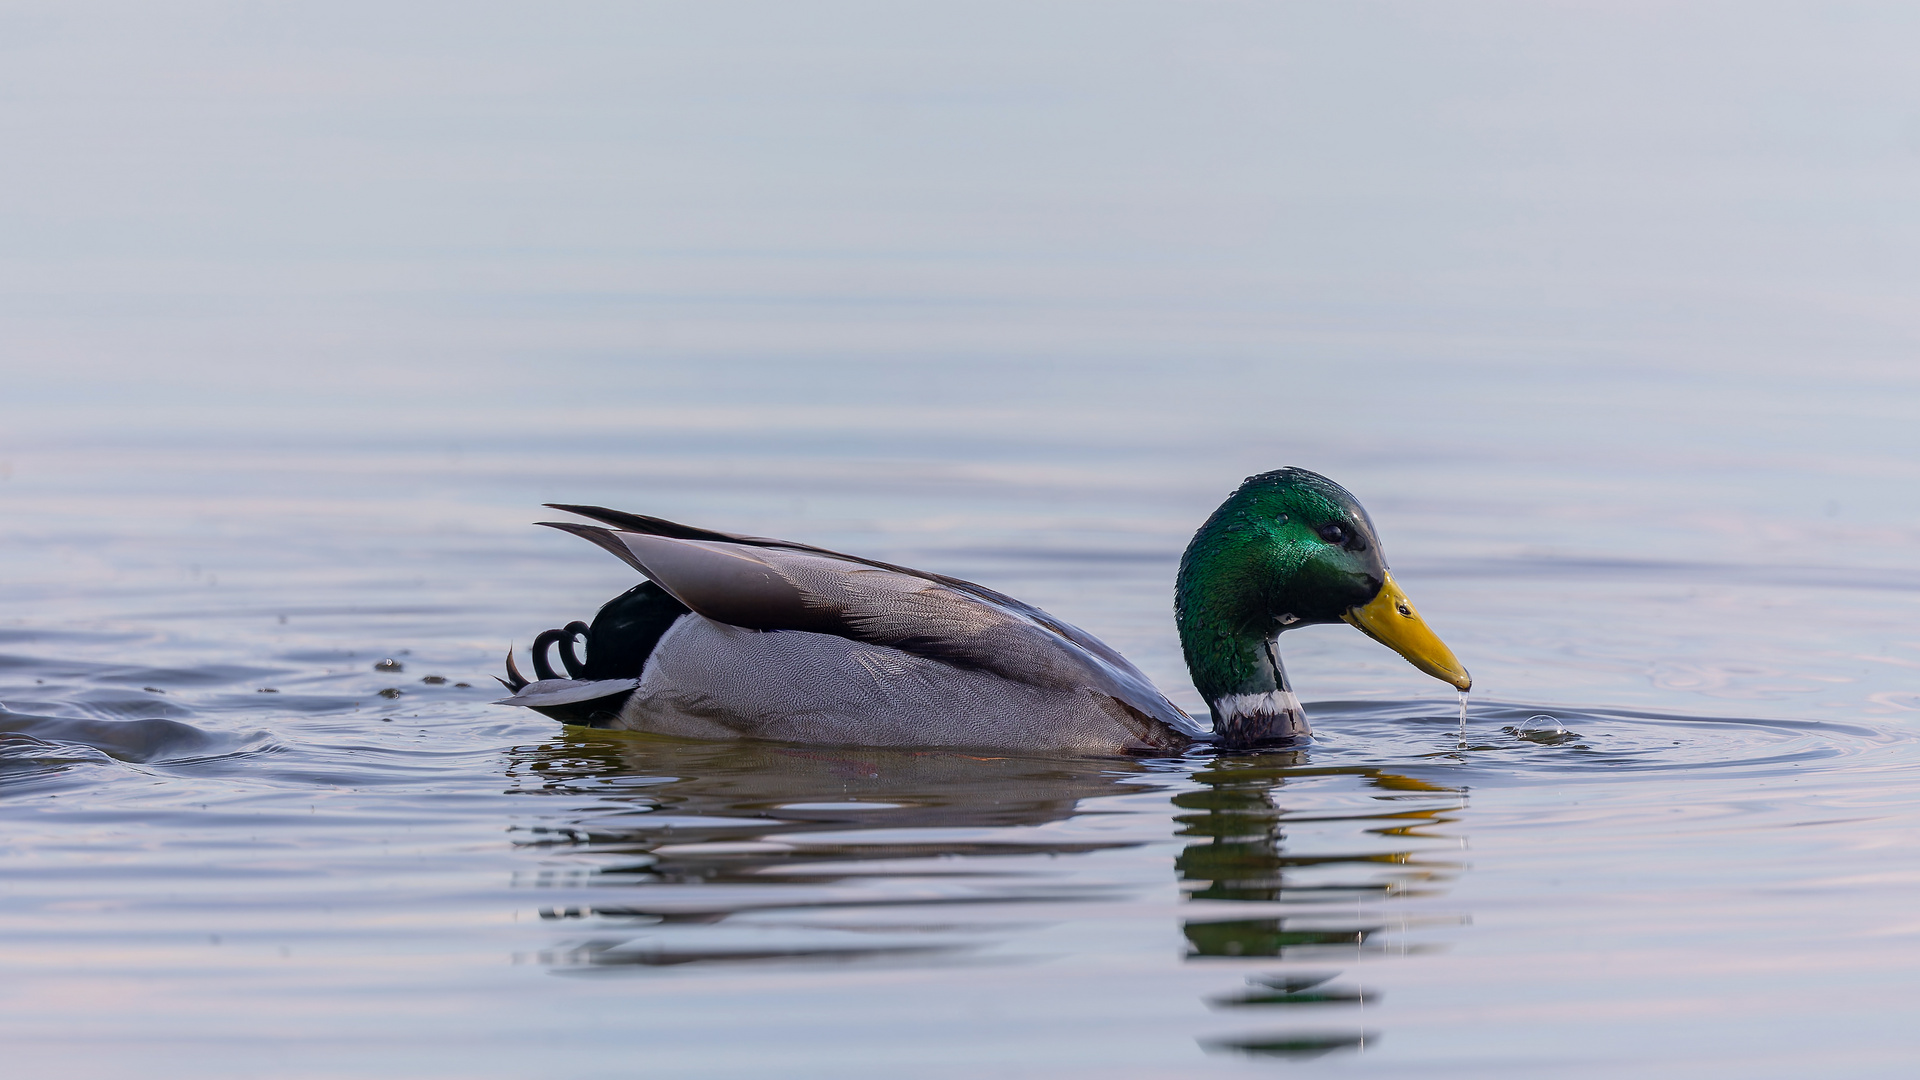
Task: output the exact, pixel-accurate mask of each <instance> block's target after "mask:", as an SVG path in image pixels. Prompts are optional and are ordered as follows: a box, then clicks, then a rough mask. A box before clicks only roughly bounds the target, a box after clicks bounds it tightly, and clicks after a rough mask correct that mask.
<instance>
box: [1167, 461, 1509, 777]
mask: <svg viewBox="0 0 1920 1080" xmlns="http://www.w3.org/2000/svg"><path fill="white" fill-rule="evenodd" d="M1174 613H1175V617H1176V619H1177V620H1178V622H1179V627H1180V645H1181V648H1182V649H1183V650H1184V651H1185V653H1186V658H1187V668H1188V670H1189V671H1191V672H1192V674H1193V681H1194V686H1195V687H1197V688H1198V689H1199V690H1200V692H1201V694H1202V695H1204V696H1205V697H1206V699H1207V704H1208V705H1209V707H1210V708H1211V709H1212V711H1213V721H1214V729H1215V731H1216V732H1218V733H1219V735H1220V738H1221V739H1222V741H1225V742H1229V743H1251V742H1259V741H1267V740H1276V739H1288V738H1295V737H1298V736H1301V735H1305V734H1306V733H1307V726H1306V718H1305V716H1304V715H1303V714H1302V713H1301V712H1300V705H1299V702H1298V701H1297V700H1295V699H1294V696H1293V693H1292V691H1291V690H1290V689H1289V688H1288V686H1287V682H1286V671H1285V669H1284V668H1283V667H1282V666H1281V663H1280V654H1279V651H1278V648H1277V645H1276V641H1277V639H1278V638H1279V635H1280V634H1281V633H1282V632H1284V631H1287V630H1291V629H1294V628H1295V627H1300V626H1310V625H1312V624H1314V623H1331V622H1346V623H1350V624H1352V625H1354V626H1356V627H1358V628H1359V629H1360V630H1361V631H1362V632H1364V633H1366V634H1367V635H1368V636H1369V637H1372V638H1374V639H1375V640H1377V641H1379V642H1381V643H1382V644H1384V645H1386V646H1387V647H1389V648H1391V649H1393V650H1394V651H1395V652H1398V653H1400V654H1401V655H1402V656H1405V657H1406V658H1407V659H1408V660H1409V661H1411V662H1412V663H1413V665H1414V666H1415V667H1418V668H1420V669H1421V670H1422V671H1425V672H1427V673H1428V674H1430V675H1433V676H1435V677H1436V678H1440V679H1444V680H1446V681H1447V682H1450V683H1452V684H1453V685H1455V686H1457V687H1459V688H1460V689H1462V690H1465V689H1467V688H1468V687H1469V686H1471V685H1472V679H1471V678H1470V677H1469V676H1468V675H1467V672H1466V669H1465V668H1463V667H1461V666H1460V662H1459V661H1458V660H1456V659H1454V656H1453V653H1452V652H1451V651H1450V650H1448V649H1447V647H1446V646H1445V645H1444V644H1442V643H1441V642H1440V639H1439V638H1438V637H1435V636H1434V634H1433V632H1432V631H1431V630H1429V629H1427V626H1426V623H1425V622H1423V621H1422V620H1421V619H1420V616H1419V613H1418V612H1416V611H1414V609H1413V605H1412V604H1411V603H1410V602H1408V601H1407V599H1406V595H1405V594H1404V593H1402V592H1401V591H1400V589H1399V587H1398V586H1397V585H1395V584H1394V583H1393V577H1392V575H1391V574H1389V573H1388V572H1387V563H1386V558H1385V555H1384V554H1383V553H1382V552H1381V550H1380V538H1379V535H1378V534H1377V533H1376V532H1375V531H1374V527H1373V521H1372V519H1371V518H1369V517H1368V516H1367V512H1366V510H1365V509H1364V508H1362V507H1361V505H1360V502H1359V500H1357V499H1355V498H1354V497H1353V494H1352V493H1351V492H1349V491H1347V489H1346V488H1343V487H1341V486H1340V485H1339V484H1336V483H1334V482H1333V481H1331V480H1329V479H1327V478H1326V477H1324V476H1321V475H1320V474H1319V473H1315V472H1309V471H1307V470H1306V469H1278V470H1275V471H1273V472H1269V473H1261V474H1260V475H1258V476H1250V477H1248V478H1247V480H1246V482H1245V483H1243V484H1241V485H1240V489H1239V490H1238V491H1235V492H1234V493H1233V495H1232V496H1231V497H1229V498H1228V499H1227V501H1226V502H1224V503H1222V504H1221V505H1220V508H1219V509H1218V510H1215V511H1214V512H1213V516H1212V517H1209V518H1208V519H1207V522H1206V524H1204V525H1202V526H1200V530H1199V531H1198V532H1196V533H1195V534H1194V536H1193V542H1192V543H1190V544H1188V545H1187V551H1186V555H1185V556H1184V557H1183V558H1182V559H1181V560H1180V578H1179V582H1178V584H1177V586H1176V588H1175V593H1174Z"/></svg>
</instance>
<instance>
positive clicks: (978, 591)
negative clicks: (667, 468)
mask: <svg viewBox="0 0 1920 1080" xmlns="http://www.w3.org/2000/svg"><path fill="white" fill-rule="evenodd" d="M555 509H564V510H570V511H573V512H575V513H579V514H581V515H583V516H588V517H594V518H597V519H599V520H602V521H605V522H607V523H608V524H611V525H615V526H618V528H615V529H605V528H599V527H595V526H591V525H576V524H570V523H559V522H542V524H545V525H551V526H552V527H554V528H557V529H562V530H565V531H567V532H570V533H573V534H575V535H577V536H581V537H584V538H586V539H588V540H591V541H593V542H594V543H596V544H598V545H599V546H601V547H603V548H606V549H607V550H608V551H609V552H612V553H613V554H614V555H616V556H619V557H620V558H621V559H622V560H623V561H625V562H626V563H627V564H628V565H630V566H632V567H634V568H635V569H637V570H639V571H640V572H641V573H643V574H645V575H646V576H647V577H648V578H651V579H652V580H653V581H654V583H656V584H658V585H659V586H660V587H661V588H663V589H665V590H666V591H667V592H669V593H671V594H672V595H673V597H674V598H675V599H677V600H679V601H680V602H681V603H683V604H685V605H687V607H689V608H691V609H693V610H694V611H696V612H698V613H700V614H701V615H704V616H706V617H707V618H709V619H713V620H715V621H718V622H724V623H729V624H731V625H734V626H739V627H743V628H746V629H751V630H806V631H811V632H814V633H820V634H834V635H837V636H840V637H844V638H850V639H852V640H855V641H864V642H868V643H871V644H875V645H884V646H888V647H891V648H896V649H900V650H901V651H903V652H908V653H912V654H914V655H917V656H923V657H927V658H928V659H934V660H940V661H943V662H945V663H948V664H952V665H954V666H956V667H964V668H972V669H976V670H982V671H988V672H992V673H994V674H995V675H998V676H1000V677H1002V678H1006V679H1012V680H1015V681H1017V682H1023V683H1027V684H1029V685H1033V686H1041V687H1054V688H1060V689H1070V688H1078V689H1088V690H1094V691H1097V692H1100V693H1104V694H1106V695H1108V696H1110V697H1112V698H1114V699H1115V700H1116V701H1117V702H1119V703H1120V704H1122V705H1124V706H1126V707H1127V708H1128V709H1129V710H1132V711H1134V712H1138V713H1140V714H1143V715H1144V716H1145V717H1150V718H1152V719H1154V720H1157V721H1159V722H1161V723H1164V724H1167V725H1169V726H1171V727H1173V728H1175V729H1176V730H1178V731H1181V732H1185V733H1187V734H1193V733H1195V732H1196V731H1197V730H1199V729H1198V725H1197V724H1195V722H1194V721H1193V720H1192V719H1191V718H1189V717H1188V716H1187V715H1186V714H1185V713H1183V712H1181V711H1180V710H1179V709H1178V708H1177V707H1176V706H1174V704H1173V703H1172V702H1170V701H1168V700H1167V699H1166V697H1165V696H1163V695H1162V694H1161V693H1160V692H1159V691H1158V690H1157V689H1155V688H1154V686H1153V684H1152V682H1151V681H1149V680H1148V679H1147V677H1146V676H1145V675H1144V674H1142V673H1141V672H1140V671H1139V669H1137V668H1135V667H1134V666H1133V665H1132V664H1131V663H1129V662H1128V661H1127V660H1126V659H1125V658H1124V657H1122V656H1121V655H1120V654H1119V653H1118V652H1116V651H1114V650H1113V649H1112V648H1110V647H1109V646H1107V645H1106V644H1105V643H1104V642H1101V641H1100V640H1099V639H1098V638H1095V637H1094V636H1093V635H1091V634H1088V633H1087V632H1086V631H1084V630H1081V629H1079V628H1078V627H1075V626H1072V625H1071V624H1068V623H1064V622H1061V621H1060V620H1058V619H1055V618H1054V617H1053V616H1051V615H1048V614H1047V613H1045V612H1043V611H1040V610H1039V609H1038V608H1035V607H1032V606H1031V605H1028V604H1024V603H1021V602H1020V601H1018V600H1014V599H1012V598H1011V597H1007V596H1004V595H1002V594H1000V593H997V592H994V591H993V590H991V589H987V588H984V587H982V586H979V585H975V584H973V583H972V582H968V581H962V580H960V579H958V578H949V577H944V576H941V575H936V574H927V573H924V572H921V571H916V570H910V569H907V568H905V567H900V566H893V565H890V564H887V563H879V562H874V561H871V560H867V559H860V558H856V557H853V556H848V555H842V554H840V553H838V552H833V551H828V550H826V549H824V548H815V547H810V546H807V545H803V544H789V543H786V542H784V541H779V540H769V539H765V538H761V537H735V536H730V535H728V534H725V533H716V532H711V531H708V530H702V529H694V528H691V527H688V526H683V525H676V524H674V523H672V522H667V521H662V520H660V519H658V518H646V517H642V516H640V515H635V514H623V513H620V512H618V511H612V510H604V509H602V508H599V507H576V506H556V507H555Z"/></svg>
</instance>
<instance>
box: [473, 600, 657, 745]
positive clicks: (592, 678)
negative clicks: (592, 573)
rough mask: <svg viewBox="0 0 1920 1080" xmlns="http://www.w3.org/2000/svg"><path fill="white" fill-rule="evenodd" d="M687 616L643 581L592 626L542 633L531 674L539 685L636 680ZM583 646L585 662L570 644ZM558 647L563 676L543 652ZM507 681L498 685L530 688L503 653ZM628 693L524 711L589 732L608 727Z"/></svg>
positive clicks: (572, 624)
mask: <svg viewBox="0 0 1920 1080" xmlns="http://www.w3.org/2000/svg"><path fill="white" fill-rule="evenodd" d="M687 613H688V609H687V607H686V605H684V604H682V603H680V601H678V600H675V599H674V598H673V597H672V596H670V595H668V593H667V591H666V590H665V589H662V588H661V587H660V586H658V585H655V584H654V583H653V582H651V581H643V582H641V583H640V584H639V585H636V586H634V587H633V588H631V589H628V590H627V591H626V592H624V593H621V594H620V595H619V596H616V597H614V598H613V599H612V600H609V601H607V602H606V603H605V604H603V605H601V607H600V611H599V612H598V613H597V614H595V615H594V617H593V624H592V625H591V626H589V625H588V624H586V623H583V622H579V621H574V622H570V623H568V624H567V625H566V626H565V627H562V628H560V629H557V630H544V631H542V632H541V633H540V635H539V636H538V637H536V638H534V639H533V648H532V650H531V653H532V656H533V671H534V675H535V677H536V678H538V679H541V680H546V679H560V678H568V679H574V680H579V681H582V682H597V681H602V680H613V679H638V678H639V677H640V674H641V672H642V671H643V670H644V669H645V668H646V663H647V658H648V657H650V656H652V655H653V650H654V647H655V646H657V645H658V644H659V643H660V638H661V637H662V636H663V635H664V634H665V633H666V632H667V629H668V628H669V627H671V626H672V625H673V624H674V622H675V621H677V620H678V619H679V618H680V617H681V616H682V615H685V614H687ZM576 640H578V641H581V642H582V643H583V644H585V646H586V657H585V659H582V658H581V657H580V655H579V654H578V653H577V652H575V649H574V642H575V641H576ZM555 645H558V646H559V653H560V663H561V666H563V667H565V668H566V671H567V674H566V675H565V676H561V675H560V674H558V673H557V672H555V671H554V670H553V664H552V662H551V661H550V660H549V659H548V650H549V649H550V648H552V647H553V646H555ZM507 676H508V677H507V678H506V679H502V680H500V681H501V682H503V683H505V684H506V685H507V687H508V688H509V689H511V690H513V691H515V692H518V691H519V690H521V689H522V688H524V687H526V686H528V685H529V683H528V681H527V679H526V677H525V676H524V675H521V674H520V671H519V669H518V667H516V666H515V664H514V661H513V652H512V650H508V652H507ZM632 694H633V692H632V691H631V690H626V691H621V692H620V693H617V694H613V695H610V696H608V697H603V698H594V699H592V700H589V701H579V702H572V703H569V704H565V705H533V706H529V708H532V709H534V710H536V711H538V712H541V713H544V714H545V715H547V716H550V717H552V718H554V719H555V720H559V721H561V722H563V723H569V724H584V725H587V726H589V727H606V726H609V725H610V724H611V723H612V722H613V721H614V720H615V719H616V718H617V717H618V716H619V715H620V710H621V708H622V707H624V706H625V705H626V703H627V699H628V698H629V697H631V696H632Z"/></svg>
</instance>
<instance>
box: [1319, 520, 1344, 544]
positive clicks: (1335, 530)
mask: <svg viewBox="0 0 1920 1080" xmlns="http://www.w3.org/2000/svg"><path fill="white" fill-rule="evenodd" d="M1347 535H1348V534H1347V530H1346V528H1345V527H1344V526H1342V525H1341V524H1340V523H1339V522H1336V521H1329V522H1327V523H1326V524H1325V525H1322V526H1320V539H1322V540H1325V541H1326V542H1327V543H1329V544H1332V545H1333V546H1334V547H1345V546H1346V544H1347Z"/></svg>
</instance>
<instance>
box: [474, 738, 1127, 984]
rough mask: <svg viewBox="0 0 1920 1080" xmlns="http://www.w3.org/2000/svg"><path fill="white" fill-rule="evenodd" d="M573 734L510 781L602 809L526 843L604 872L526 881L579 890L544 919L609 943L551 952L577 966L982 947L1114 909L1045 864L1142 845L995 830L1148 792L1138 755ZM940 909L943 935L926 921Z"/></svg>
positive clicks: (528, 757)
mask: <svg viewBox="0 0 1920 1080" xmlns="http://www.w3.org/2000/svg"><path fill="white" fill-rule="evenodd" d="M569 734H570V735H571V736H572V737H571V738H569V739H566V740H564V741H561V740H556V741H554V742H551V743H547V744H544V745H541V746H538V747H532V748H523V749H522V750H520V751H518V752H516V754H515V758H514V760H513V762H512V764H511V767H510V775H511V776H512V777H513V778H514V779H515V780H516V781H517V782H518V783H519V784H520V786H521V790H523V791H527V792H529V793H550V794H570V795H575V796H582V795H590V796H594V797H596V799H597V804H596V806H595V807H594V809H593V811H592V812H591V813H588V814H579V815H573V816H572V817H571V820H567V821H565V822H563V823H555V824H547V825H538V826H534V827H531V828H528V829H525V830H524V831H523V839H522V842H523V843H525V844H530V845H546V846H552V847H555V848H565V849H569V850H570V851H571V852H573V853H575V854H578V855H580V856H582V857H583V861H585V862H589V863H591V864H592V865H590V866H584V867H582V868H581V869H578V870H561V871H546V872H543V873H541V874H540V875H539V876H538V879H537V880H531V881H527V882H524V883H525V884H528V885H533V886H537V887H542V888H549V889H555V890H557V891H560V892H563V893H572V894H574V897H575V899H574V900H573V901H570V902H568V903H566V904H564V905H558V906H551V907H548V908H546V909H544V910H543V911H542V915H543V916H544V917H547V918H555V919H580V920H583V923H584V922H590V923H591V925H592V926H593V928H594V929H595V930H596V931H600V933H597V934H596V936H594V937H592V938H591V939H589V940H586V941H582V942H579V943H578V944H576V945H574V946H572V947H570V948H567V949H565V950H562V951H560V952H558V953H554V954H552V955H546V956H542V957H541V958H540V959H541V960H542V961H543V962H546V963H550V964H552V965H554V966H555V967H557V968H560V969H563V970H591V969H606V968H610V967H628V968H631V967H635V966H640V967H656V966H660V965H678V964H689V963H708V962H722V961H770V960H777V959H792V960H798V959H816V960H823V959H833V960H853V959H884V958H887V957H893V956H902V957H904V956H916V957H918V958H921V959H923V960H924V959H926V958H929V957H931V956H933V955H937V954H959V953H967V952H973V951H977V950H979V949H981V948H984V947H987V946H989V945H991V944H993V943H994V941H995V940H996V939H997V938H998V937H1001V936H1004V935H1003V934H997V933H996V930H997V929H999V928H1000V927H1001V926H1004V925H1011V924H1015V923H1019V924H1029V923H1031V921H1032V920H1033V919H1034V918H1035V917H1036V916H1037V915H1038V913H1037V912H1035V911H1034V910H1033V909H1032V908H1031V907H1030V906H1029V905H1052V906H1058V905H1062V904H1072V903H1079V902H1106V901H1107V900H1110V899H1112V898H1113V897H1114V896H1115V883H1113V882H1112V881H1109V880H1087V879H1086V878H1085V877H1084V876H1083V875H1082V874H1080V873H1078V872H1076V870H1075V869H1074V868H1071V867H1065V866H1056V865H1052V864H1049V865H1044V866H1042V865H1035V864H1034V863H1033V861H1032V857H1033V856H1044V855H1071V854H1082V853H1088V852H1095V851H1102V850H1111V849H1116V848H1128V847H1138V846H1140V845H1141V844H1143V843H1145V841H1144V840H1105V839H1092V838H1088V837H1086V836H1085V835H1080V836H1076V835H1074V834H1072V833H1063V834H1061V835H1058V836H1053V835H1048V834H1043V833H1036V832H1033V831H1031V830H1027V829H1019V831H1018V832H996V831H995V830H1013V829H1017V828H1019V827H1021V826H1035V825H1043V824H1046V823H1049V822H1057V821H1064V820H1066V819H1068V818H1071V817H1073V816H1074V815H1075V814H1076V813H1078V812H1079V810H1078V807H1079V805H1080V803H1081V801H1082V800H1084V799H1089V798H1096V797H1099V796H1111V795H1120V794H1126V793H1129V792H1138V791H1140V790H1141V787H1140V786H1139V784H1140V782H1141V781H1142V780H1144V779H1148V775H1147V774H1148V772H1149V767H1148V766H1147V765H1145V764H1142V763H1140V762H1137V761H1129V760H1124V759H1122V760H1112V759H1101V760H1087V759H1073V758H1023V757H1012V756H997V755H990V754H968V753H962V752H956V751H949V750H936V751H909V750H876V749H864V748H856V749H846V750H837V749H832V748H823V747H805V746H783V745H779V744H772V743H712V742H697V743H696V742H681V741H674V740H666V739H661V738H656V737H648V736H633V735H627V734H617V733H608V734H604V735H602V734H597V733H595V732H592V731H587V730H583V729H572V730H571V731H570V732H569ZM602 897H604V898H605V899H602ZM935 908H938V909H941V914H940V915H939V916H938V920H939V921H938V924H937V925H930V924H929V923H928V922H927V919H928V918H929V916H927V915H925V914H921V915H916V914H914V913H915V912H916V911H919V912H926V911H928V910H929V909H935ZM956 908H960V909H965V910H969V911H972V912H974V914H971V915H968V916H966V917H963V918H958V919H956V917H955V916H954V909H956Z"/></svg>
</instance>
